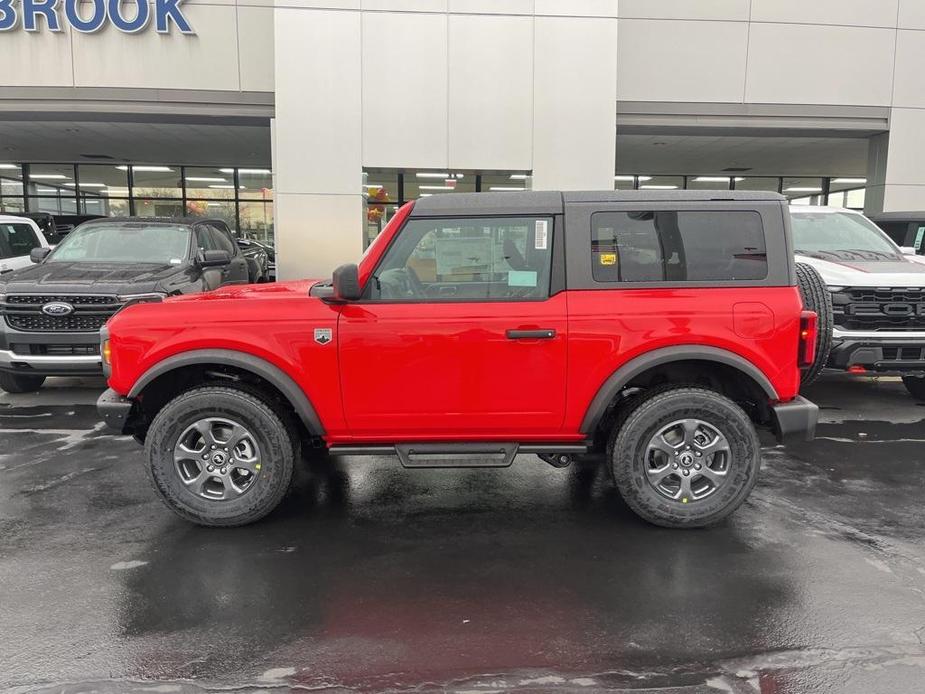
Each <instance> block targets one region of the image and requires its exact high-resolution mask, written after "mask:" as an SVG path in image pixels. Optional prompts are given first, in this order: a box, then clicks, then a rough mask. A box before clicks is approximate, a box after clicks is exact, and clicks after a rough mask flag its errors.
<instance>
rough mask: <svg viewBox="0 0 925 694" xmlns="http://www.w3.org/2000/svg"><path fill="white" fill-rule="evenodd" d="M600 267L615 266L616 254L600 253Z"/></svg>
mask: <svg viewBox="0 0 925 694" xmlns="http://www.w3.org/2000/svg"><path fill="white" fill-rule="evenodd" d="M599 257H600V259H601V265H616V264H617V254H616V253H601V254H600V256H599Z"/></svg>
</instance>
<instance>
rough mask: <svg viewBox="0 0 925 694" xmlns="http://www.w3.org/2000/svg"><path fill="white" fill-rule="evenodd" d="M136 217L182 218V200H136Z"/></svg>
mask: <svg viewBox="0 0 925 694" xmlns="http://www.w3.org/2000/svg"><path fill="white" fill-rule="evenodd" d="M135 216H136V217H182V216H183V201H182V200H161V199H158V198H147V199H146V198H138V199H136V200H135Z"/></svg>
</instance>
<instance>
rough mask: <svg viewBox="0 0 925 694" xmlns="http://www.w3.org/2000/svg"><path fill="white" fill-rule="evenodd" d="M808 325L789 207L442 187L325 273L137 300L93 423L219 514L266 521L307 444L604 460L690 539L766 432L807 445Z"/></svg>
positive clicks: (212, 516) (740, 491)
mask: <svg viewBox="0 0 925 694" xmlns="http://www.w3.org/2000/svg"><path fill="white" fill-rule="evenodd" d="M815 318H816V317H815V314H814V313H812V312H809V311H804V309H803V304H802V302H801V298H800V292H799V290H798V288H797V280H796V272H795V267H794V260H793V248H792V244H791V239H790V218H789V213H788V208H787V203H786V201H785V200H784V199H783V198H782V197H781V196H779V195H777V194H772V193H752V192H727V191H723V192H711V191H687V190H685V191H677V192H674V191H673V192H648V191H646V192H643V191H633V192H600V193H593V192H592V193H554V192H524V193H487V194H485V193H479V194H471V195H470V194H452V195H442V196H434V197H429V198H424V199H421V200H419V201H417V202H415V203H408V204H407V205H405V206H404V207H403V208H401V210H400V211H399V212H398V213H397V214H396V215H395V217H394V218H393V219H392V220H391V222H390V223H389V224H388V225H387V227H386V228H385V230H384V231H383V232H382V233H381V234H380V235H379V237H378V238H377V239H376V240H375V241H374V242H373V243H372V245H371V246H370V247H369V249H368V250H367V251H366V253H365V254H364V255H363V258H362V259H361V260H360V264H359V266H357V265H343V266H341V267H339V268H337V270H335V271H334V274H333V281H331V282H326V283H322V282H313V281H300V282H286V283H280V284H275V285H264V286H247V287H236V288H228V289H220V290H218V291H215V292H212V293H209V294H200V295H195V296H184V297H176V298H170V299H167V300H165V301H163V302H161V303H147V304H136V305H133V306H130V307H128V308H126V309H125V310H123V311H121V312H120V313H118V314H117V315H116V316H114V317H113V318H112V319H111V320H110V321H109V323H108V324H107V326H106V327H105V328H104V329H103V331H102V347H101V349H102V354H103V361H104V368H105V369H106V371H107V375H108V378H109V386H110V389H109V390H107V391H106V393H104V394H103V396H102V397H101V398H100V401H99V411H100V413H101V415H102V417H103V418H104V420H105V421H106V422H108V423H109V424H110V425H111V426H113V427H114V428H115V429H117V430H118V431H120V432H122V433H126V434H132V435H134V436H135V438H136V439H137V440H138V441H140V442H143V443H144V446H145V467H146V470H147V473H148V475H149V476H150V479H151V482H152V483H153V486H154V488H155V489H156V490H157V492H158V493H159V495H160V496H161V498H162V499H163V500H164V501H165V502H166V504H167V505H168V506H169V507H170V508H171V509H172V510H174V511H175V512H176V513H178V514H179V515H180V516H182V517H183V518H185V519H187V520H190V521H193V522H195V523H199V524H202V525H211V526H234V525H242V524H245V523H250V522H252V521H255V520H257V519H259V518H261V517H263V516H265V515H266V514H267V513H269V512H270V511H272V510H273V508H274V507H275V506H276V505H277V504H278V503H279V502H280V500H281V499H282V498H283V495H284V494H285V493H286V490H287V488H288V487H289V484H290V480H291V477H292V472H293V465H294V464H295V463H296V461H298V460H299V453H300V449H301V447H302V446H303V445H305V444H306V443H309V444H314V445H317V444H323V445H324V446H325V447H327V450H328V451H329V453H330V454H332V455H360V454H377V455H385V454H391V455H397V457H398V459H399V460H400V461H401V463H402V465H404V466H405V467H409V468H417V467H461V466H466V467H471V466H479V467H488V466H495V467H497V466H507V465H510V464H511V462H512V461H513V459H514V456H515V455H516V454H518V453H523V454H534V455H537V456H539V458H541V459H542V460H544V461H546V462H547V463H550V464H551V465H553V466H556V467H562V466H565V465H568V464H569V462H570V461H571V459H572V457H573V456H575V455H579V454H582V453H585V452H587V451H589V450H591V449H597V450H601V451H606V461H607V465H608V467H609V468H610V470H611V471H612V473H613V479H614V481H615V483H616V486H617V489H618V490H619V492H620V494H621V495H622V497H623V499H624V500H625V501H626V503H627V504H628V505H629V506H630V507H631V508H632V509H633V510H634V511H635V512H636V513H638V514H639V515H640V516H642V517H643V518H645V519H646V520H648V521H651V522H652V523H655V524H657V525H662V526H668V527H697V526H704V525H709V524H713V523H716V522H718V521H720V520H721V519H723V518H725V517H726V516H728V515H729V514H730V513H732V512H733V511H734V510H735V509H736V508H737V507H738V506H740V505H741V504H742V502H743V501H745V499H746V497H747V496H748V494H749V492H750V491H751V489H752V487H754V485H755V481H756V479H757V477H758V469H759V465H760V447H759V439H758V434H757V430H758V429H759V428H764V429H767V430H769V431H770V432H772V433H773V434H775V435H776V436H777V437H778V438H789V437H791V436H796V437H799V438H804V439H806V438H811V437H812V436H813V433H814V429H815V424H816V417H817V413H818V410H817V408H816V406H815V405H813V404H812V403H810V402H808V401H807V400H805V399H803V398H801V397H800V396H798V394H797V392H798V390H799V385H800V369H801V366H802V367H807V366H809V365H811V364H812V362H813V360H814V349H815V345H816V341H817V335H816V325H815Z"/></svg>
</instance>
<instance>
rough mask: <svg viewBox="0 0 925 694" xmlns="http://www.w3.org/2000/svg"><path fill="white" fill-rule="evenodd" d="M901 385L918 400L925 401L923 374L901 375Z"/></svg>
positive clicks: (924, 378) (924, 379) (924, 377)
mask: <svg viewBox="0 0 925 694" xmlns="http://www.w3.org/2000/svg"><path fill="white" fill-rule="evenodd" d="M903 385H904V386H906V390H908V391H909V395H911V396H912V397H913V398H915V399H916V400H918V401H919V402H925V376H903Z"/></svg>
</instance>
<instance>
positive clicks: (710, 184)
mask: <svg viewBox="0 0 925 694" xmlns="http://www.w3.org/2000/svg"><path fill="white" fill-rule="evenodd" d="M731 186H732V177H731V176H688V177H687V187H688V189H689V190H729V188H730V187H731Z"/></svg>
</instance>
